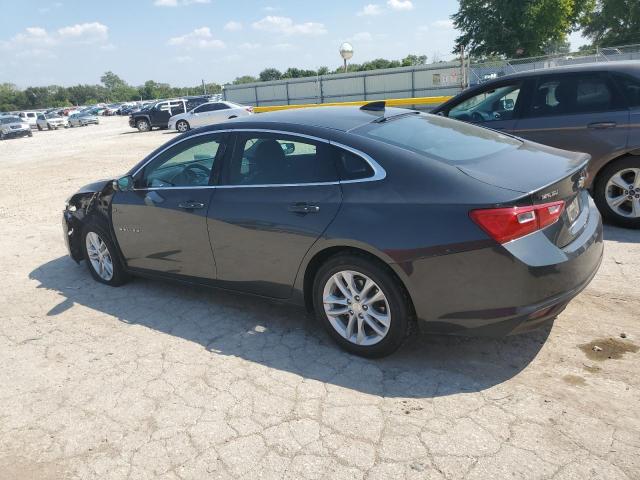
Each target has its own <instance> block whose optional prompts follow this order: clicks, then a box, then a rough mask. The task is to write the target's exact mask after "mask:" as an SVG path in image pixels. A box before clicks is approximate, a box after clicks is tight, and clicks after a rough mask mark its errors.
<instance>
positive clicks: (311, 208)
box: [289, 202, 320, 214]
mask: <svg viewBox="0 0 640 480" xmlns="http://www.w3.org/2000/svg"><path fill="white" fill-rule="evenodd" d="M289 211H290V212H292V213H304V214H306V213H317V212H319V211H320V207H319V206H317V205H310V204H308V203H306V202H298V203H292V204H291V205H289Z"/></svg>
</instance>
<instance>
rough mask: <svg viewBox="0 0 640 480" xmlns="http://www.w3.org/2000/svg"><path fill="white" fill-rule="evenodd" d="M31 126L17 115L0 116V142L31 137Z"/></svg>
mask: <svg viewBox="0 0 640 480" xmlns="http://www.w3.org/2000/svg"><path fill="white" fill-rule="evenodd" d="M31 136H33V133H32V132H31V125H29V123H28V122H26V121H25V120H24V119H22V118H20V117H18V116H17V115H3V116H0V140H5V139H7V138H17V137H31Z"/></svg>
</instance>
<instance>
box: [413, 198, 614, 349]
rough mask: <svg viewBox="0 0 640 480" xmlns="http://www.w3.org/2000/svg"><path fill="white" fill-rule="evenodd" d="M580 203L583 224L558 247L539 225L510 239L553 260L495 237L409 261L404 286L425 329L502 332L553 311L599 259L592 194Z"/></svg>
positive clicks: (600, 244) (515, 330)
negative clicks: (486, 243) (528, 258)
mask: <svg viewBox="0 0 640 480" xmlns="http://www.w3.org/2000/svg"><path fill="white" fill-rule="evenodd" d="M588 203H589V206H588V208H589V219H588V222H587V225H586V227H585V228H584V230H583V231H582V232H581V234H580V235H579V236H578V237H577V238H575V239H574V240H573V241H572V242H571V243H570V244H569V245H567V246H565V247H564V248H562V249H560V248H558V247H556V246H555V245H553V244H552V243H551V242H549V241H548V240H546V243H545V239H546V237H544V233H543V232H537V233H534V234H531V235H530V236H529V238H527V237H524V238H523V239H519V240H517V242H523V243H522V244H521V245H520V247H521V249H523V250H526V251H527V253H528V254H530V255H535V256H536V257H537V258H538V259H539V258H547V257H548V258H555V259H556V260H554V261H553V262H549V263H547V264H543V262H540V263H539V264H538V265H535V266H533V265H531V264H528V263H526V262H524V261H522V260H521V259H520V258H518V256H516V255H514V254H512V253H511V252H510V251H509V250H508V249H507V248H505V247H504V246H501V245H496V246H494V247H487V248H482V249H478V250H471V251H466V252H461V253H455V254H451V255H442V256H439V257H432V258H425V259H421V260H417V261H414V262H412V263H411V270H410V276H409V281H408V282H407V288H408V290H409V293H410V294H411V297H412V299H413V302H414V306H415V309H416V313H417V316H418V318H419V319H421V320H423V321H424V326H425V329H426V330H428V331H431V332H437V333H448V334H461V335H486V336H503V335H509V334H512V333H520V332H523V331H527V330H530V329H532V328H535V327H536V326H539V325H541V324H543V323H545V322H546V321H547V320H550V319H553V318H555V317H556V316H557V315H558V314H559V313H560V312H561V311H562V310H563V309H564V308H565V307H566V306H567V304H568V303H569V302H570V301H571V300H572V299H573V298H574V297H575V296H576V295H578V293H580V292H581V291H582V290H583V289H584V288H585V287H586V286H587V285H588V284H589V282H590V281H591V280H592V279H593V277H594V276H595V274H596V272H597V271H598V268H599V267H600V263H601V261H602V255H603V249H604V242H603V229H602V220H601V217H600V213H599V212H598V210H597V209H596V207H595V204H594V203H593V200H591V199H590V198H589V201H588ZM525 242H527V243H525ZM545 250H546V251H545ZM560 257H562V261H560V260H557V259H559V258H560ZM405 271H407V269H406V268H405Z"/></svg>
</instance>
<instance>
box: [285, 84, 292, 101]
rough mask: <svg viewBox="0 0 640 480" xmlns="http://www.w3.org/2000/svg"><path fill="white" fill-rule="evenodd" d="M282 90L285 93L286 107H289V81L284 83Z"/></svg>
mask: <svg viewBox="0 0 640 480" xmlns="http://www.w3.org/2000/svg"><path fill="white" fill-rule="evenodd" d="M284 90H285V92H286V93H287V105H291V100H290V99H289V81H286V82H284Z"/></svg>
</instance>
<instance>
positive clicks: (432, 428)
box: [0, 118, 640, 480]
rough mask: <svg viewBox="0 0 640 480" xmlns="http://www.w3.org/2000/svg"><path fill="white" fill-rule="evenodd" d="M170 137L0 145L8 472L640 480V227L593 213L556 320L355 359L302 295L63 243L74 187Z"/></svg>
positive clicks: (123, 132)
mask: <svg viewBox="0 0 640 480" xmlns="http://www.w3.org/2000/svg"><path fill="white" fill-rule="evenodd" d="M170 138H172V134H171V133H170V132H167V131H154V132H151V133H146V134H140V133H137V132H134V131H133V130H132V129H130V128H129V127H128V125H127V119H126V118H105V119H103V120H102V123H101V124H100V125H99V126H96V127H86V128H74V129H70V130H64V131H51V132H47V131H45V132H35V133H34V136H33V138H26V139H20V140H11V141H5V142H0V169H1V170H0V171H1V172H2V182H1V183H2V184H1V186H0V232H1V233H0V267H1V272H2V275H1V276H0V305H1V309H0V316H1V321H0V478H2V479H12V480H13V479H38V480H52V479H56V480H58V479H85V480H86V479H100V480H108V479H125V478H127V479H167V480H169V479H171V480H176V479H226V478H240V479H254V478H264V479H272V478H273V479H279V478H285V479H332V480H334V479H361V478H363V479H405V478H406V479H482V480H487V479H513V478H523V479H538V478H540V479H555V480H561V479H579V480H583V479H615V480H620V479H639V478H640V454H639V452H640V388H639V387H640V362H639V361H638V360H639V355H640V354H639V353H637V345H640V325H639V320H640V314H639V312H640V308H639V307H640V288H639V287H638V285H639V284H640V282H639V281H640V232H638V231H626V230H621V229H617V228H613V227H607V228H606V239H607V240H606V253H605V258H604V262H603V264H602V267H601V269H600V272H599V273H598V275H597V276H596V278H595V280H594V281H593V283H592V284H591V285H590V286H589V287H588V288H587V289H586V290H585V291H584V292H583V293H582V294H581V295H580V296H579V297H578V298H576V299H575V300H574V301H573V302H572V303H571V304H570V305H569V307H568V308H567V310H566V311H565V312H564V313H563V314H562V315H561V316H560V317H559V318H558V319H557V321H556V322H555V324H554V325H553V327H552V328H548V329H546V330H542V331H537V332H534V333H531V334H527V335H523V336H516V337H510V338H505V339H472V338H471V339H470V338H448V337H433V336H431V337H430V336H426V335H424V334H422V335H418V336H417V337H416V338H414V339H413V340H412V341H410V342H409V344H408V345H406V346H405V347H404V348H403V349H402V350H401V351H399V352H398V353H397V354H395V355H393V356H391V357H389V358H386V359H383V360H376V361H371V360H365V359H361V358H358V357H354V356H350V355H348V354H346V353H344V352H342V351H341V350H340V349H338V348H337V347H336V346H335V345H334V344H333V343H332V342H331V341H330V339H329V338H328V336H327V335H326V334H325V333H324V332H323V331H322V329H321V328H320V326H319V325H318V324H317V323H316V322H315V321H313V320H312V319H309V318H307V317H306V316H305V313H304V312H303V311H302V310H298V309H296V308H293V307H288V306H284V305H279V304H275V303H271V302H268V301H264V300H259V299H256V298H251V297H243V296H240V295H233V294H229V293H224V292H218V291H211V290H205V289H200V288H191V287H184V286H177V285H173V284H166V283H163V282H160V281H150V280H143V279H135V280H133V281H132V282H131V283H129V284H127V285H125V286H124V287H121V288H110V287H107V286H104V285H100V284H98V283H96V282H94V281H93V280H92V279H91V277H90V276H89V273H88V271H87V270H86V267H85V265H80V266H78V265H76V264H75V263H74V262H73V261H72V260H71V259H69V258H68V257H67V256H66V251H65V247H64V243H63V239H62V230H61V225H60V223H61V219H60V215H61V210H62V208H63V204H64V200H65V198H66V197H67V196H69V195H70V194H71V193H73V192H74V191H75V190H76V189H77V188H78V187H80V186H81V185H83V184H86V183H89V182H90V181H92V180H95V179H100V178H106V177H113V176H115V175H118V174H119V173H122V172H125V171H126V170H127V169H128V168H129V167H130V166H132V165H133V164H134V163H136V162H137V161H138V160H139V159H140V158H142V156H143V155H145V154H146V153H148V152H149V151H151V150H152V149H153V148H155V147H156V146H158V145H160V144H161V143H163V142H165V141H166V140H168V139H170ZM451 288H456V287H455V285H452V286H451ZM460 294H461V295H464V294H465V292H460ZM621 334H624V337H626V338H622V336H621ZM596 346H597V347H599V348H602V350H598V349H595V350H594V347H596ZM609 357H611V358H609Z"/></svg>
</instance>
